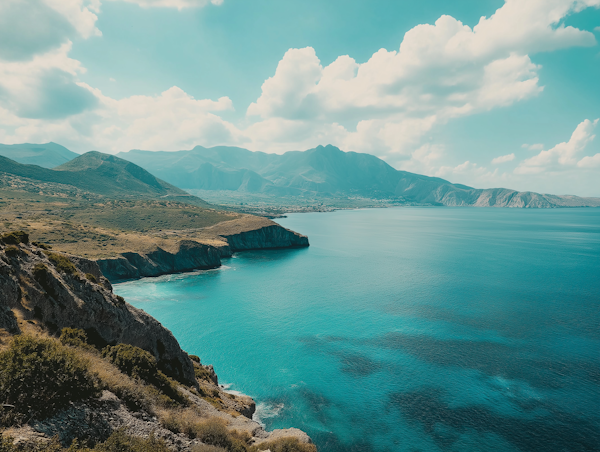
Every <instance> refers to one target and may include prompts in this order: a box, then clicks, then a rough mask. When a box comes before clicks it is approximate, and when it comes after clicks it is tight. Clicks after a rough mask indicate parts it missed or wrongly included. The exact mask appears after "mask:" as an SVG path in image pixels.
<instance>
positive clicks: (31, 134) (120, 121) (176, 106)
mask: <svg viewBox="0 0 600 452" xmlns="http://www.w3.org/2000/svg"><path fill="white" fill-rule="evenodd" d="M87 89H88V90H89V91H90V92H92V93H93V95H94V96H95V97H96V98H97V99H98V104H99V105H98V107H97V108H96V109H94V110H93V111H84V112H82V113H80V114H77V115H72V116H70V117H68V118H63V119H58V120H54V121H42V120H39V119H27V118H19V117H17V116H16V115H14V114H12V113H10V112H9V111H8V110H0V124H3V127H0V142H4V143H22V142H24V141H32V139H33V141H34V142H46V141H58V142H60V143H61V144H65V145H66V146H67V147H71V148H72V149H73V150H75V151H79V152H85V151H88V150H91V149H96V150H99V151H103V152H109V153H116V152H119V151H128V150H130V149H134V148H137V149H148V150H179V149H186V148H191V147H193V146H195V145H196V144H198V143H202V144H206V145H208V146H212V145H217V144H223V143H231V144H235V143H238V144H241V143H243V142H244V140H245V138H244V136H243V135H242V133H241V132H240V131H239V130H238V129H237V128H236V127H235V126H233V125H232V124H230V123H228V122H227V121H224V120H223V119H222V118H220V117H219V116H218V115H217V114H216V113H218V112H221V111H226V110H232V109H233V105H232V102H231V100H230V99H229V98H227V97H222V98H220V99H218V100H216V101H212V100H207V99H200V100H196V99H194V98H193V97H192V96H190V95H188V94H187V93H185V92H184V91H183V90H181V89H180V88H178V87H176V86H174V87H172V88H170V89H168V90H166V91H164V92H163V93H161V94H160V95H158V96H132V97H128V98H125V99H121V100H115V99H111V98H109V97H107V96H104V95H103V94H102V93H101V92H100V91H99V90H95V89H92V88H90V87H87Z"/></svg>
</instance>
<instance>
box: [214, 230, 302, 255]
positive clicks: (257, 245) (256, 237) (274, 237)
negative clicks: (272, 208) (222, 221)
mask: <svg viewBox="0 0 600 452" xmlns="http://www.w3.org/2000/svg"><path fill="white" fill-rule="evenodd" d="M221 237H223V238H225V239H227V242H228V243H229V246H230V248H231V250H232V251H242V250H257V249H269V248H300V247H305V246H308V237H306V236H305V235H300V234H298V233H297V232H294V231H290V230H289V229H286V228H284V227H282V226H279V225H278V224H272V225H270V226H264V227H262V228H259V229H254V230H250V231H243V232H238V233H236V234H231V235H226V234H223V235H221Z"/></svg>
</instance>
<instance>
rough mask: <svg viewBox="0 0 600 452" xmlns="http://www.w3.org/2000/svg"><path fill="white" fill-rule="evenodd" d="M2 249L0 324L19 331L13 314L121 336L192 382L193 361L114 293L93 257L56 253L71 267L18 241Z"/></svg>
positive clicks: (104, 337) (52, 326) (50, 325)
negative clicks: (8, 250) (61, 267)
mask: <svg viewBox="0 0 600 452" xmlns="http://www.w3.org/2000/svg"><path fill="white" fill-rule="evenodd" d="M5 249H6V246H5V245H2V244H0V328H4V329H6V330H8V331H9V332H11V333H13V334H14V333H15V332H18V329H19V327H18V324H17V322H16V318H15V314H16V317H17V318H19V319H21V320H22V321H31V322H36V323H41V324H43V325H44V326H45V327H46V328H47V329H48V330H50V331H51V332H59V331H60V330H61V329H62V328H64V327H73V328H81V329H84V330H86V332H87V333H88V337H89V338H90V339H91V340H92V341H96V342H97V343H98V344H99V345H104V344H117V343H120V342H122V343H125V344H131V345H135V346H137V347H140V348H143V349H144V350H147V351H148V352H150V353H152V354H153V355H154V356H155V358H156V359H157V361H158V363H159V366H160V368H161V369H162V370H163V371H165V373H167V374H169V375H171V376H173V377H174V378H176V379H178V380H180V381H183V382H186V383H188V384H194V383H195V377H194V368H193V366H192V363H191V361H190V359H189V357H188V355H187V353H185V352H184V351H183V350H181V348H180V346H179V343H178V342H177V340H176V339H175V337H174V336H173V334H171V332H170V331H169V330H167V329H166V328H165V327H163V326H162V325H161V324H160V323H159V322H158V321H157V320H156V319H154V318H153V317H151V316H150V315H148V314H146V313H145V312H144V311H142V310H140V309H137V308H135V307H133V306H131V305H130V304H128V303H126V302H124V301H123V299H122V298H120V297H117V296H116V295H115V294H114V293H113V292H112V288H111V286H110V283H109V282H108V281H107V280H106V278H104V277H103V275H102V272H101V271H100V268H99V266H98V264H97V263H96V262H94V261H91V260H87V259H84V258H80V257H75V256H69V255H66V254H63V253H55V254H56V255H60V256H64V257H66V258H67V259H68V260H69V261H70V262H71V263H72V264H73V265H74V267H73V268H72V269H71V270H70V271H61V270H59V269H58V268H57V267H56V266H55V265H54V264H53V262H52V261H51V260H50V259H49V258H48V255H47V254H45V253H44V251H43V250H42V249H41V248H38V247H36V246H33V245H25V244H20V245H18V253H16V255H15V253H14V252H11V254H12V255H11V256H9V255H7V254H6V252H5ZM86 274H89V275H93V277H94V278H91V279H95V280H96V282H92V281H90V280H88V278H87V277H86Z"/></svg>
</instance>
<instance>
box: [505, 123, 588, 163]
mask: <svg viewBox="0 0 600 452" xmlns="http://www.w3.org/2000/svg"><path fill="white" fill-rule="evenodd" d="M598 121H599V120H598V119H596V120H595V121H593V122H592V121H590V120H589V119H586V120H585V121H583V122H581V123H580V124H579V125H578V126H577V128H576V129H575V131H574V132H573V134H572V135H571V138H570V139H569V141H567V142H563V143H559V144H557V145H556V146H554V147H553V148H552V149H548V150H547V151H541V152H540V153H539V154H537V155H535V156H533V157H530V158H528V159H525V160H523V161H522V162H521V163H520V164H519V166H517V168H515V173H516V174H537V173H542V172H544V171H548V170H554V169H557V168H560V167H572V166H575V165H577V163H578V158H579V154H581V152H583V150H584V149H585V148H586V147H587V146H588V144H590V143H591V142H592V141H593V140H594V138H595V137H596V135H594V134H593V131H594V129H595V128H596V126H597V124H598ZM585 162H588V160H585ZM580 166H587V165H586V164H585V163H584V164H582V165H580Z"/></svg>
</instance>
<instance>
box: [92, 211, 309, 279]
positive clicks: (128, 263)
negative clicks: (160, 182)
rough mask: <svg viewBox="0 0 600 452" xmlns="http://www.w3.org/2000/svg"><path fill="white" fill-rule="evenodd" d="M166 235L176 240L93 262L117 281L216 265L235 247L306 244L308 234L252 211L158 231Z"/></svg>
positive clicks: (299, 246)
mask: <svg viewBox="0 0 600 452" xmlns="http://www.w3.org/2000/svg"><path fill="white" fill-rule="evenodd" d="M168 238H170V239H171V240H175V243H174V244H171V245H168V246H164V245H163V246H160V245H158V244H154V245H150V246H149V247H148V248H146V249H145V250H143V251H128V252H122V253H120V254H118V255H116V256H110V257H102V258H98V259H96V262H97V264H98V266H99V268H100V270H101V271H102V273H103V274H104V275H105V276H106V277H107V278H108V279H109V280H111V281H118V280H124V279H136V278H141V277H147V276H160V275H165V274H170V273H179V272H186V271H191V270H198V269H210V268H218V267H220V266H221V258H222V257H230V256H231V254H232V253H234V252H237V251H244V250H257V249H277V248H301V247H307V246H309V242H308V237H306V236H304V235H301V234H298V233H297V232H294V231H291V230H289V229H286V228H284V227H283V226H281V225H279V224H277V223H275V222H273V221H271V220H268V219H266V218H263V217H256V216H252V215H244V216H243V217H241V218H236V219H234V220H230V221H224V222H221V223H218V224H216V225H214V226H211V227H207V228H201V229H194V230H183V231H161V239H162V240H163V241H164V240H167V239H168ZM178 238H182V239H181V240H179V239H178Z"/></svg>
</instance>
